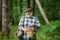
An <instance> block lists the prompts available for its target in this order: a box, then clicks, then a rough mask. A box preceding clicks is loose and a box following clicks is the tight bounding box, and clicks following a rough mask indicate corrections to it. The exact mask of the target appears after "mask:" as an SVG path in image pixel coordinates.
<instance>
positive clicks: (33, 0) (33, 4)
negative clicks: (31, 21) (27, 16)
mask: <svg viewBox="0 0 60 40" xmlns="http://www.w3.org/2000/svg"><path fill="white" fill-rule="evenodd" d="M32 8H33V16H34V13H35V0H32Z"/></svg>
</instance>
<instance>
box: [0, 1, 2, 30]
mask: <svg viewBox="0 0 60 40" xmlns="http://www.w3.org/2000/svg"><path fill="white" fill-rule="evenodd" d="M1 4H2V0H0V31H2V5H1Z"/></svg>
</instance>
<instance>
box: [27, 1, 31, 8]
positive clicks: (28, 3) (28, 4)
mask: <svg viewBox="0 0 60 40" xmlns="http://www.w3.org/2000/svg"><path fill="white" fill-rule="evenodd" d="M30 7H31V6H30V0H27V8H30Z"/></svg>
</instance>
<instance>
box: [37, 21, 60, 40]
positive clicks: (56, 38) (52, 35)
mask: <svg viewBox="0 0 60 40" xmlns="http://www.w3.org/2000/svg"><path fill="white" fill-rule="evenodd" d="M59 22H60V21H56V22H54V21H52V22H51V25H50V26H48V25H44V26H41V28H40V29H39V31H38V32H37V40H40V39H41V40H60V32H59V29H60V27H59V26H60V23H59ZM39 35H40V36H39Z"/></svg>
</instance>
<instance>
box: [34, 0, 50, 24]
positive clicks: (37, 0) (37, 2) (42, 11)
mask: <svg viewBox="0 0 60 40" xmlns="http://www.w3.org/2000/svg"><path fill="white" fill-rule="evenodd" d="M35 2H36V4H37V5H38V8H39V11H40V12H41V14H42V16H43V18H44V20H45V22H46V24H49V21H48V19H47V17H46V15H45V12H44V10H43V8H42V6H41V3H40V1H39V0H35Z"/></svg>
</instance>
